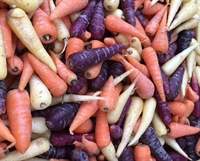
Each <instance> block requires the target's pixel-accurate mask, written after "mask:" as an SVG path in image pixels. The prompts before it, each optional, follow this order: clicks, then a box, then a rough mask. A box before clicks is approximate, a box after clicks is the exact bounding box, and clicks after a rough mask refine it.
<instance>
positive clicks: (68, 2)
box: [50, 0, 88, 20]
mask: <svg viewBox="0 0 200 161" xmlns="http://www.w3.org/2000/svg"><path fill="white" fill-rule="evenodd" d="M87 4H88V0H76V1H74V0H63V1H61V2H60V3H59V4H58V5H56V8H55V9H54V11H53V12H52V13H51V14H50V19H51V20H55V19H58V18H62V17H63V16H65V15H70V14H72V13H75V12H78V11H81V10H82V9H83V8H85V7H86V5H87Z"/></svg>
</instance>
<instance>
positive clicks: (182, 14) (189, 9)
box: [168, 1, 198, 31]
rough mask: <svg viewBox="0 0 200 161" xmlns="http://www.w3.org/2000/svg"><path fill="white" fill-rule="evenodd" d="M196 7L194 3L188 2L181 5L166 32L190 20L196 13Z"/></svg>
mask: <svg viewBox="0 0 200 161" xmlns="http://www.w3.org/2000/svg"><path fill="white" fill-rule="evenodd" d="M197 10H198V7H197V5H196V3H194V2H192V1H189V2H187V3H184V4H183V7H182V8H181V9H180V10H179V12H178V13H177V14H176V16H175V17H174V20H173V21H172V23H171V25H170V26H169V28H168V31H171V30H172V29H174V28H176V27H177V26H178V25H180V24H181V23H183V22H185V21H187V20H188V19H190V18H192V17H193V16H194V15H195V14H196V13H197Z"/></svg>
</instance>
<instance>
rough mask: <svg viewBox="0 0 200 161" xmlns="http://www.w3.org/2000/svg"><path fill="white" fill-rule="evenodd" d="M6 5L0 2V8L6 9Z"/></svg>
mask: <svg viewBox="0 0 200 161" xmlns="http://www.w3.org/2000/svg"><path fill="white" fill-rule="evenodd" d="M8 7H9V6H8V4H7V3H6V2H2V1H1V2H0V8H8Z"/></svg>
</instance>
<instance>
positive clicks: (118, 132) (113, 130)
mask: <svg viewBox="0 0 200 161" xmlns="http://www.w3.org/2000/svg"><path fill="white" fill-rule="evenodd" d="M109 131H110V136H111V137H112V139H114V140H118V139H120V138H121V137H122V128H121V127H120V126H119V125H116V124H112V125H110V126H109Z"/></svg>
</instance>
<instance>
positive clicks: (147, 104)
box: [128, 97, 157, 146]
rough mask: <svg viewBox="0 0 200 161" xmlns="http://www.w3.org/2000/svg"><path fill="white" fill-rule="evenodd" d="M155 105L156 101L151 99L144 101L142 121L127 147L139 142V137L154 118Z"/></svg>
mask: <svg viewBox="0 0 200 161" xmlns="http://www.w3.org/2000/svg"><path fill="white" fill-rule="evenodd" d="M156 104H157V103H156V100H155V98H153V97H151V98H149V99H146V100H145V101H144V107H143V111H142V120H141V123H140V126H139V128H138V130H137V132H136V134H135V136H134V138H133V139H132V140H131V141H130V142H129V144H128V145H129V146H130V145H134V144H135V143H136V142H137V141H138V140H139V138H140V136H141V135H142V134H143V133H144V131H145V130H146V128H147V127H148V126H149V125H150V123H151V121H152V119H153V116H154V112H155V109H156Z"/></svg>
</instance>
